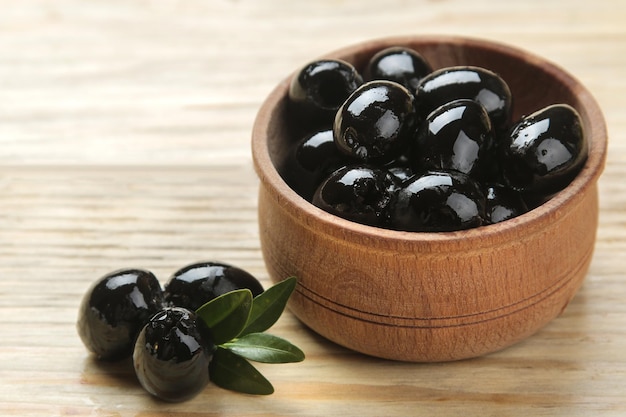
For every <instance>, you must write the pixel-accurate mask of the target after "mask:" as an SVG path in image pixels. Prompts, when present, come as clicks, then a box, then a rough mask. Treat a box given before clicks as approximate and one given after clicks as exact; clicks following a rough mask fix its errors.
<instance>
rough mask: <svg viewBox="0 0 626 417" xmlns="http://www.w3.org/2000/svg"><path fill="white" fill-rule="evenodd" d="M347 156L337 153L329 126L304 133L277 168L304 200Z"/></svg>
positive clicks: (345, 161)
mask: <svg viewBox="0 0 626 417" xmlns="http://www.w3.org/2000/svg"><path fill="white" fill-rule="evenodd" d="M349 161H350V159H349V158H348V157H347V156H346V155H344V154H343V153H341V152H339V149H337V146H336V145H335V141H334V139H333V131H332V129H327V130H322V131H319V132H315V133H313V134H311V135H306V136H305V137H304V138H302V139H301V140H300V141H298V142H297V143H295V144H294V145H292V148H291V152H290V153H289V155H288V157H287V158H286V160H285V162H284V163H283V164H282V166H281V167H280V169H279V171H280V174H281V176H282V177H283V179H284V180H285V182H286V183H287V184H288V185H289V186H290V187H291V188H292V189H293V190H294V191H295V192H297V193H298V194H299V195H301V196H302V197H303V198H304V199H306V200H307V201H311V199H312V198H313V193H314V192H315V190H316V189H317V187H318V186H319V185H320V183H321V182H322V181H323V180H324V179H325V178H327V177H328V176H329V175H330V174H331V173H332V172H333V171H335V170H336V169H338V168H340V167H342V166H344V165H347V164H348V163H349Z"/></svg>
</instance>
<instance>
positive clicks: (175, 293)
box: [164, 262, 263, 311]
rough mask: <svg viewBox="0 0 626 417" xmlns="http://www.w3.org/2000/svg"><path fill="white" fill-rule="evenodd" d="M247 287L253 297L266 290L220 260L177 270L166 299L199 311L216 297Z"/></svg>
mask: <svg viewBox="0 0 626 417" xmlns="http://www.w3.org/2000/svg"><path fill="white" fill-rule="evenodd" d="M243 288H247V289H249V290H250V291H251V292H252V295H253V296H257V295H259V294H261V293H262V292H263V286H262V285H261V283H260V282H259V281H258V280H257V279H256V278H255V277H254V276H253V275H251V274H250V273H248V272H247V271H244V270H243V269H241V268H237V267H236V266H232V265H228V264H225V263H219V262H199V263H194V264H191V265H188V266H185V267H184V268H181V269H180V270H178V271H176V272H175V273H174V274H173V275H172V277H171V278H170V279H169V281H168V282H167V283H166V284H165V291H164V293H165V301H166V302H167V303H168V304H169V305H171V306H176V307H183V308H186V309H188V310H192V311H195V310H197V309H198V308H200V307H201V306H202V305H204V304H206V303H208V302H209V301H211V300H212V299H214V298H215V297H218V296H220V295H223V294H226V293H227V292H230V291H234V290H238V289H243Z"/></svg>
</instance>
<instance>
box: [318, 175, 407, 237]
mask: <svg viewBox="0 0 626 417" xmlns="http://www.w3.org/2000/svg"><path fill="white" fill-rule="evenodd" d="M396 187H397V184H396V180H395V178H394V177H393V175H391V174H390V173H389V172H388V171H387V170H384V169H378V168H373V167H371V166H367V165H351V166H346V167H343V168H340V169H338V170H337V171H335V172H334V173H332V174H331V175H330V177H329V178H328V179H326V180H325V181H324V182H323V183H322V184H321V185H320V186H319V188H318V189H317V191H316V192H315V195H314V196H313V204H314V205H316V206H317V207H319V208H321V209H322V210H325V211H327V212H329V213H331V214H334V215H336V216H339V217H342V218H344V219H348V220H351V221H354V222H357V223H362V224H367V225H370V226H379V227H382V226H383V225H384V224H385V223H386V222H387V221H388V218H389V213H388V209H389V207H390V206H391V205H392V202H393V199H394V193H395V190H396Z"/></svg>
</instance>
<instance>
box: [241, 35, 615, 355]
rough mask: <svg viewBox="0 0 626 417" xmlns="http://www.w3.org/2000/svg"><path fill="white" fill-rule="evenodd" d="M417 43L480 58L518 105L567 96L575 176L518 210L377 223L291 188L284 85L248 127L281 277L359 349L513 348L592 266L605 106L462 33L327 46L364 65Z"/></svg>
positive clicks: (446, 60) (305, 311)
mask: <svg viewBox="0 0 626 417" xmlns="http://www.w3.org/2000/svg"><path fill="white" fill-rule="evenodd" d="M396 45H403V46H409V47H412V48H414V49H415V50H417V51H418V52H420V53H421V54H423V56H424V57H425V58H426V59H427V60H428V61H429V62H430V63H431V65H432V66H433V67H434V68H439V67H445V66H453V65H475V66H482V67H485V68H488V69H491V70H492V71H494V72H496V73H498V74H499V75H500V76H501V77H502V78H503V79H504V80H505V81H506V82H507V83H508V84H509V87H510V88H511V91H512V92H513V97H514V102H513V109H514V110H513V112H514V117H519V116H521V115H523V114H529V113H531V112H533V111H535V110H537V109H538V108H541V107H543V106H546V105H549V104H553V103H566V104H569V105H571V106H573V107H574V108H576V109H577V110H578V112H579V113H580V115H581V118H582V120H583V124H584V129H585V132H586V134H587V135H588V138H589V142H590V152H589V158H588V161H587V163H586V165H585V167H584V168H583V170H582V172H581V173H580V174H579V175H578V176H577V178H576V179H575V180H574V181H573V182H572V183H571V184H570V185H569V186H568V187H567V188H566V189H564V190H563V191H561V192H560V193H558V194H557V195H555V196H554V197H553V198H552V199H551V200H550V201H548V202H547V203H545V204H543V205H541V206H540V207H538V208H536V209H534V210H532V211H530V212H528V213H526V214H524V215H522V216H520V217H517V218H515V219H512V220H508V221H506V222H503V223H499V224H496V225H490V226H484V227H480V228H477V229H472V230H466V231H459V232H445V233H410V232H399V231H391V230H383V229H379V228H375V227H370V226H364V225H360V224H356V223H352V222H349V221H347V220H344V219H340V218H338V217H335V216H333V215H330V214H328V213H326V212H323V211H321V210H319V209H317V208H316V207H314V206H313V205H312V204H310V203H308V202H307V201H305V200H304V199H302V198H301V197H300V196H298V195H297V194H296V193H295V192H294V191H293V190H291V189H290V188H289V187H288V186H287V185H286V184H285V182H284V181H283V179H282V178H281V177H280V175H279V173H278V172H277V170H276V164H277V163H279V161H280V160H281V158H283V157H284V154H285V152H286V151H285V149H286V144H288V143H289V142H290V141H293V140H294V136H297V135H298V134H300V133H301V132H299V130H298V129H299V128H298V126H297V125H295V124H294V123H291V122H290V118H289V117H288V103H287V99H286V93H287V88H288V83H289V79H286V80H285V81H283V82H282V83H281V84H279V85H278V86H277V87H276V89H275V90H274V91H273V92H272V93H271V94H270V96H269V97H268V98H267V100H266V101H265V103H264V105H263V106H262V108H261V109H260V111H259V113H258V116H257V120H256V123H255V126H254V130H253V135H252V150H253V158H254V162H255V168H256V171H257V174H258V176H259V178H260V180H261V186H260V191H259V230H260V238H261V247H262V251H263V255H264V259H265V263H266V266H267V268H268V271H269V273H270V276H271V278H272V279H273V280H275V281H278V280H281V279H284V278H286V277H288V276H292V275H295V276H296V277H298V279H299V284H298V288H297V291H296V294H295V295H294V297H293V298H292V301H291V304H290V308H291V310H292V311H293V312H294V314H295V315H296V316H297V317H298V318H299V319H300V320H301V321H302V322H303V323H305V324H306V325H308V326H309V327H311V328H312V329H313V330H315V331H316V332H318V333H319V334H321V335H322V336H325V337H327V338H328V339H330V340H332V341H334V342H336V343H339V344H341V345H343V346H346V347H348V348H351V349H354V350H356V351H359V352H363V353H365V354H369V355H373V356H377V357H383V358H389V359H396V360H404V361H417V362H421V361H424V362H428V361H449V360H457V359H463V358H469V357H475V356H479V355H483V354H486V353H489V352H493V351H496V350H499V349H502V348H504V347H507V346H509V345H511V344H513V343H515V342H517V341H519V340H521V339H523V338H526V337H528V336H529V335H531V334H533V333H534V332H536V331H537V330H538V329H540V328H541V327H543V326H544V325H545V324H546V323H548V322H549V321H550V320H552V319H553V318H555V317H556V316H558V314H559V313H560V312H561V311H562V310H563V309H564V308H565V307H566V306H567V304H568V302H569V301H570V300H571V299H572V297H573V296H574V294H575V293H576V291H577V290H578V288H579V287H580V285H581V283H582V282H583V280H584V278H585V275H586V273H587V270H588V267H589V263H590V261H591V257H592V254H593V249H594V244H595V234H596V228H597V221H598V195H597V185H596V183H597V180H598V177H599V176H600V174H601V172H602V169H603V167H604V161H605V158H606V146H607V137H606V136H607V135H606V128H605V124H604V119H603V116H602V113H601V111H600V109H599V107H598V105H597V103H596V102H595V100H594V99H593V97H592V96H591V95H590V94H589V92H588V91H587V90H586V89H585V87H584V86H583V85H581V84H580V83H579V82H578V81H577V80H576V79H575V78H574V77H572V76H571V75H569V74H568V73H567V72H565V71H564V70H562V69H560V68H558V67H557V66H555V65H553V64H551V63H549V62H548V61H546V60H544V59H542V58H540V57H537V56H535V55H533V54H531V53H528V52H524V51H520V50H518V49H513V48H509V47H507V46H505V45H500V44H495V43H491V42H486V41H481V40H475V39H465V38H456V37H403V38H388V39H381V40H374V41H371V42H367V43H364V44H360V45H356V46H352V47H348V48H345V49H342V50H339V51H336V52H333V53H330V54H329V55H328V57H335V58H342V59H345V60H347V61H349V62H351V63H353V64H354V65H355V66H356V67H357V68H362V67H363V66H364V65H365V63H366V62H367V60H368V59H369V57H371V56H372V55H373V54H374V53H375V52H377V51H378V50H380V49H382V48H384V47H387V46H396Z"/></svg>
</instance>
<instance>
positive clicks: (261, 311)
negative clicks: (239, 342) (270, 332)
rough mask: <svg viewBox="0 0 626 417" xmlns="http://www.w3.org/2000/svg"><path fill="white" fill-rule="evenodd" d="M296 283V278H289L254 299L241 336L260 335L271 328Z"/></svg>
mask: <svg viewBox="0 0 626 417" xmlns="http://www.w3.org/2000/svg"><path fill="white" fill-rule="evenodd" d="M296 283H297V280H296V277H290V278H287V279H285V280H283V281H281V282H279V283H278V284H275V285H274V286H272V287H270V288H268V289H267V290H265V291H264V292H262V293H261V294H259V295H257V296H256V297H254V300H253V301H252V310H251V311H250V317H249V318H248V323H247V324H246V327H245V328H244V329H243V331H242V332H241V335H246V334H249V333H261V332H264V331H265V330H267V329H269V328H270V327H272V325H273V324H274V323H276V321H277V320H278V319H279V317H280V315H281V314H282V313H283V310H284V309H285V306H286V305H287V300H289V296H291V293H292V292H293V290H294V289H295V288H296Z"/></svg>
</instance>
